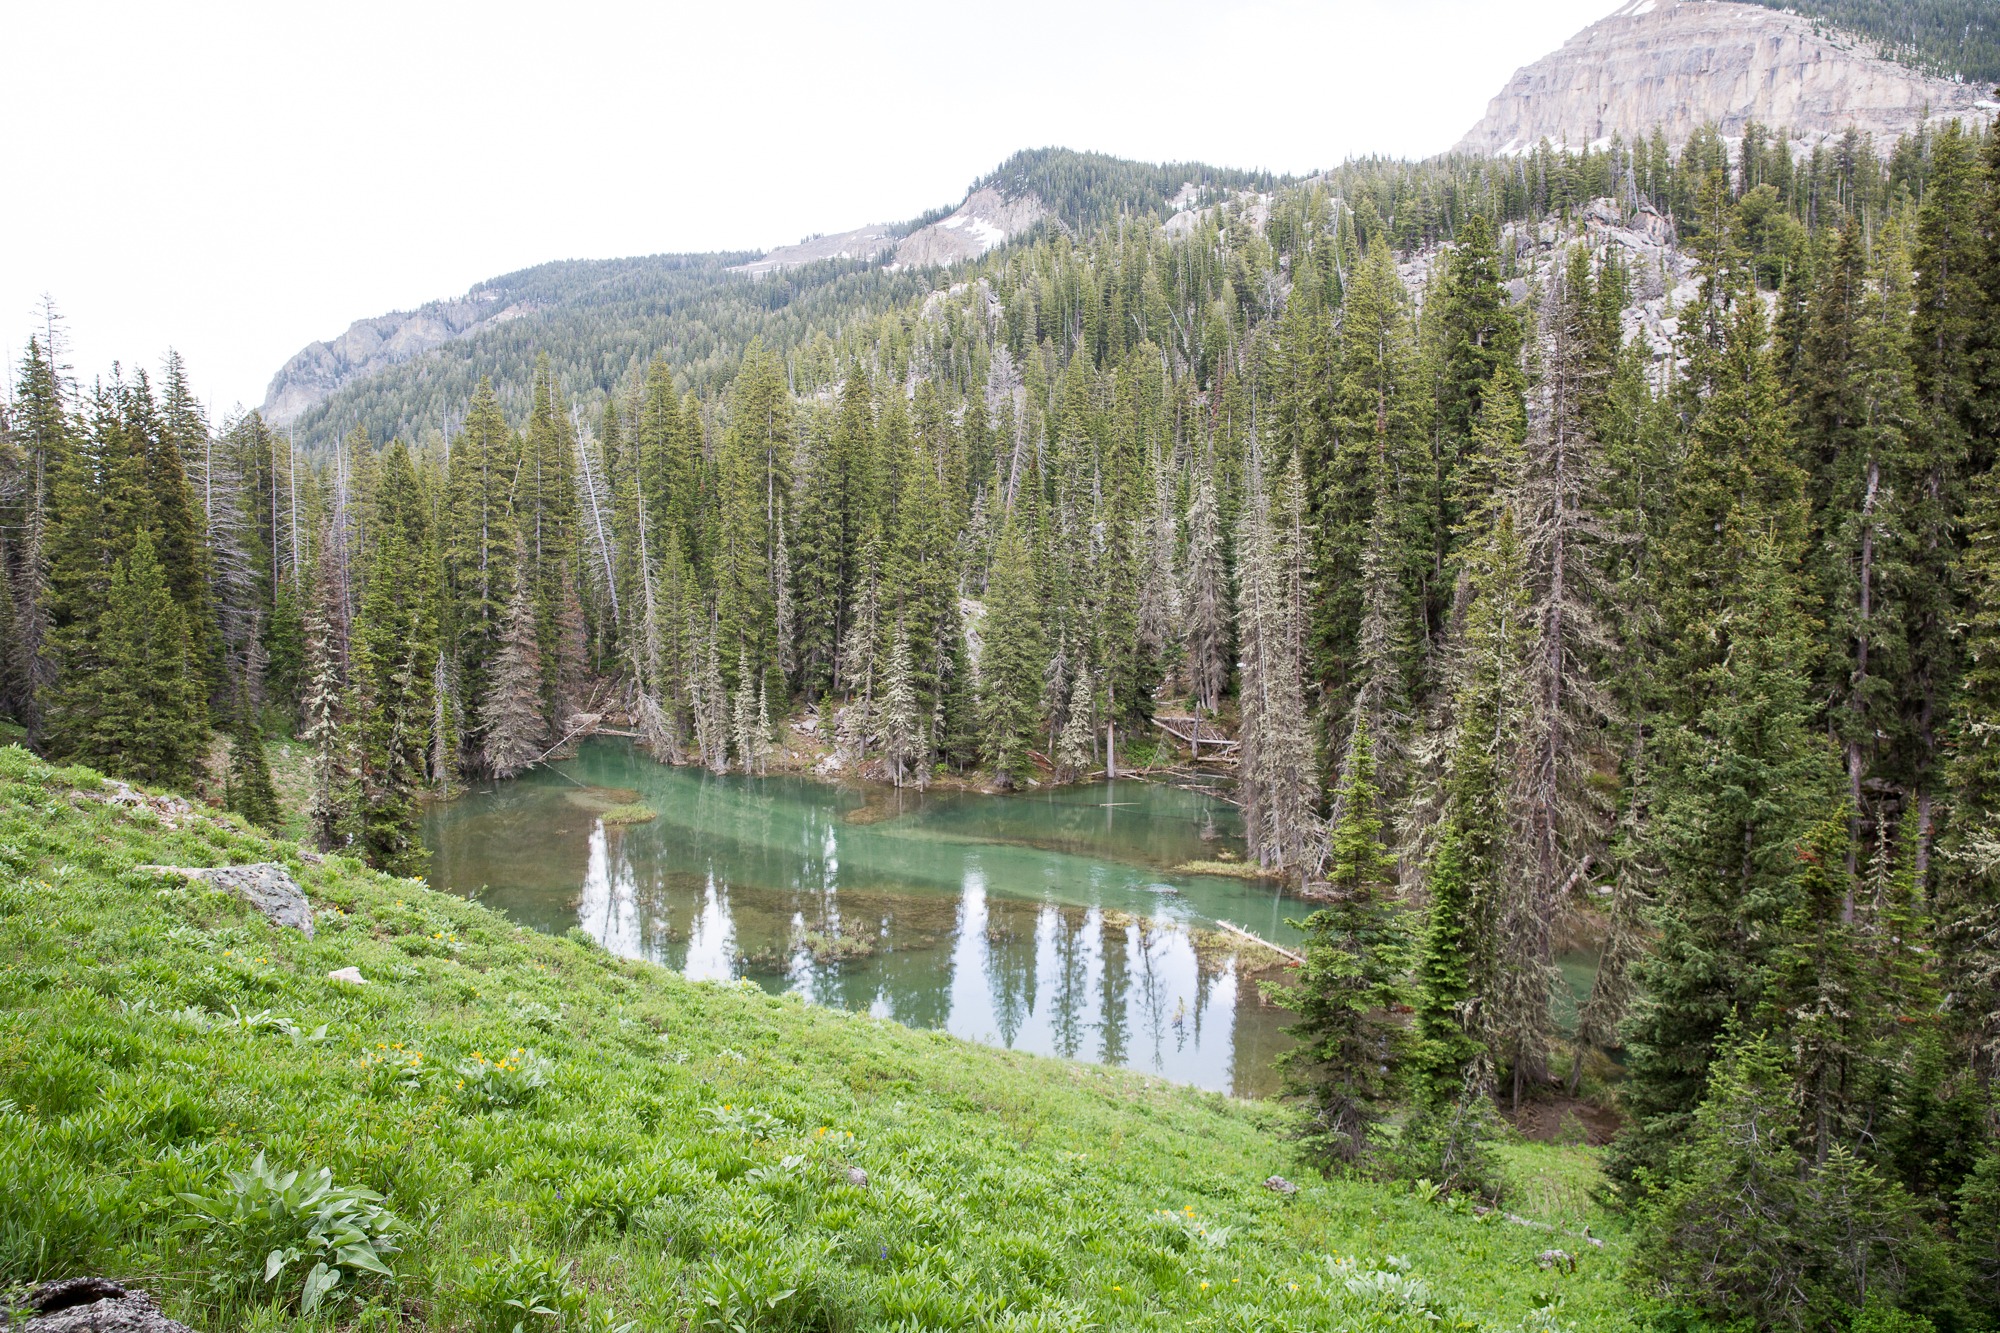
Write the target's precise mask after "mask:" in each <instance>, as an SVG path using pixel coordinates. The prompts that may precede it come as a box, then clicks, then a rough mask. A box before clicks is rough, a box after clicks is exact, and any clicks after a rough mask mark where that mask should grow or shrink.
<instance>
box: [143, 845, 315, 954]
mask: <svg viewBox="0 0 2000 1333" xmlns="http://www.w3.org/2000/svg"><path fill="white" fill-rule="evenodd" d="M138 868H139V869H140V870H150V871H152V872H154V873H155V874H160V875H180V876H183V877H184V878H187V879H193V880H200V881H201V882H203V883H205V884H213V885H214V886H215V887H216V888H218V889H227V890H228V891H229V892H231V893H233V894H235V895H236V896H237V897H239V898H241V899H242V900H243V901H244V902H246V903H249V904H250V905H251V906H252V907H254V908H256V909H257V910H258V911H260V912H262V913H263V914H264V915H265V917H266V918H268V919H269V920H270V922H271V924H272V925H274V926H289V927H291V928H292V929H293V930H296V931H298V932H299V933H300V934H302V935H304V936H305V937H306V938H307V939H311V938H312V937H313V913H312V904H311V903H309V902H307V901H306V895H305V890H303V889H301V888H300V887H299V882H298V881H297V880H295V879H293V878H292V876H291V872H290V871H288V870H286V869H285V868H284V867H283V866H281V865H279V864H278V863H277V862H275V861H260V862H258V863H257V864H255V865H247V866H212V867H211V866H140V867H138Z"/></svg>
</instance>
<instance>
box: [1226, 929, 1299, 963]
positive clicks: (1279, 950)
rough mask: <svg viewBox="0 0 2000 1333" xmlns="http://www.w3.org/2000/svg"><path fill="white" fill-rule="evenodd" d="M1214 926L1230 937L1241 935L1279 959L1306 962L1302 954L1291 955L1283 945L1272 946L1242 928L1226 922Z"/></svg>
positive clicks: (1267, 941) (1269, 942)
mask: <svg viewBox="0 0 2000 1333" xmlns="http://www.w3.org/2000/svg"><path fill="white" fill-rule="evenodd" d="M1215 924H1216V925H1218V926H1220V927H1222V928H1223V929H1224V930H1226V931H1228V932H1229V933H1230V934H1232V935H1241V936H1242V937H1243V938H1244V939H1246V940H1249V941H1250V942H1251V943H1252V944H1261V945H1263V946H1264V947H1265V948H1266V949H1269V950H1270V951H1271V952H1272V953H1274V954H1276V955H1278V956H1279V957H1280V958H1289V959H1291V961H1293V962H1294V963H1299V964H1304V962H1305V961H1306V959H1305V955H1304V954H1297V953H1293V952H1292V951H1291V950H1290V949H1287V948H1285V947H1284V946H1283V945H1279V944H1273V943H1271V941H1269V940H1267V939H1265V938H1264V937H1263V936H1262V935H1252V934H1251V933H1250V932H1249V931H1247V930H1245V929H1243V927H1241V926H1233V925H1231V924H1230V923H1229V922H1227V921H1217V922H1216V923H1215Z"/></svg>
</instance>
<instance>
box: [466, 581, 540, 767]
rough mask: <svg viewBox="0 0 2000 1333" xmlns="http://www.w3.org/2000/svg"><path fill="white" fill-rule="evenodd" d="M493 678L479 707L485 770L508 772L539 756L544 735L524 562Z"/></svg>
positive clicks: (530, 594)
mask: <svg viewBox="0 0 2000 1333" xmlns="http://www.w3.org/2000/svg"><path fill="white" fill-rule="evenodd" d="M491 679H492V683H491V684H490V685H489V686H488V687H487V694H486V698H485V700H484V702H483V703H482V705H481V707H480V718H481V721H482V724H483V726H484V728H485V733H484V735H483V736H482V738H481V747H482V750H483V756H484V760H485V767H486V771H487V772H489V773H491V774H493V776H494V777H497V778H510V777H513V776H514V775H515V774H516V773H520V772H522V771H523V770H525V769H526V768H527V767H528V766H529V765H530V764H532V763H534V762H535V760H536V759H538V758H540V757H541V753H542V749H543V744H544V742H545V741H546V739H547V732H546V730H545V728H546V723H545V721H544V719H543V715H542V705H541V649H540V645H539V643H538V642H537V639H536V635H535V602H534V592H533V589H532V588H531V587H530V585H529V582H528V576H527V571H526V567H525V563H524V565H523V569H522V573H521V576H520V581H519V586H518V587H517V588H516V589H515V590H514V596H513V599H512V600H511V602H510V603H509V605H508V608H507V621H506V625H505V628H504V630H503V631H502V636H501V639H500V651H499V653H498V654H497V655H496V656H495V658H494V661H493V670H492V677H491Z"/></svg>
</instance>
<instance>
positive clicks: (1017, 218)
mask: <svg viewBox="0 0 2000 1333" xmlns="http://www.w3.org/2000/svg"><path fill="white" fill-rule="evenodd" d="M1046 216H1048V209H1047V208H1046V207H1045V206H1044V205H1043V204H1042V201H1041V200H1040V199H1039V198H1037V197H1036V196H1034V195H1032V194H1023V195H1017V196H1016V197H1014V198H1012V199H1009V198H1007V197H1006V196H1005V195H1003V194H1001V193H1000V192H999V191H998V190H995V189H991V188H988V189H984V190H975V191H973V192H972V193H971V194H970V195H967V196H966V200H965V202H964V203H962V204H960V205H959V206H958V208H957V210H956V211H955V212H953V213H952V215H951V216H950V217H947V218H942V219H940V220H939V221H936V222H933V223H932V224H931V225H930V226H928V227H919V228H918V229H917V230H915V231H913V232H911V233H910V234H909V235H908V236H905V237H904V238H903V239H902V241H901V242H899V243H898V244H897V246H896V265H897V267H898V268H922V267H923V266H924V265H926V264H956V263H958V262H959V261H960V260H964V259H977V258H978V257H979V256H981V255H983V254H985V253H986V252H987V251H988V250H991V249H993V248H994V247H996V246H999V245H1003V244H1005V243H1006V242H1008V241H1010V240H1012V239H1013V238H1014V237H1016V236H1019V235H1020V234H1021V233H1022V232H1024V231H1026V230H1027V229H1028V228H1030V227H1032V226H1034V225H1035V224H1036V223H1037V222H1040V221H1041V220H1042V219H1043V218H1044V217H1046Z"/></svg>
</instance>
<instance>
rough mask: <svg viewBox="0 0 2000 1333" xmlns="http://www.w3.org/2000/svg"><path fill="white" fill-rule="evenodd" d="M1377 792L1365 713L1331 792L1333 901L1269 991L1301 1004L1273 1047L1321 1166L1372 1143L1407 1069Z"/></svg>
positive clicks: (1313, 919) (1316, 916) (1356, 1157)
mask: <svg viewBox="0 0 2000 1333" xmlns="http://www.w3.org/2000/svg"><path fill="white" fill-rule="evenodd" d="M1380 795H1381V794H1380V792H1379V791H1378V789H1377V788H1376V786H1375V760H1374V746H1373V743H1372V741H1371V740H1370V738H1369V735H1368V730H1367V725H1366V723H1365V722H1364V723H1362V724H1361V726H1360V728H1359V730H1358V732H1357V734H1356V736H1355V737H1354V739H1353V742H1352V744H1351V745H1350V747H1349V758H1348V766H1347V771H1346V773H1345V775H1344V776H1343V778H1342V780H1341V784H1340V789H1339V793H1338V806H1339V809H1340V811H1341V814H1340V818H1339V820H1338V822H1337V823H1335V825H1334V827H1333V830H1332V835H1331V849H1330V857H1331V859H1330V864H1329V868H1328V872H1327V884H1326V888H1325V892H1326V893H1327V894H1329V895H1330V896H1331V897H1332V899H1333V901H1332V902H1331V903H1330V904H1329V905H1328V906H1326V907H1322V908H1320V909H1319V910H1318V911H1316V912H1314V913H1313V914H1312V915H1311V916H1309V917H1307V918H1306V919H1305V921H1304V922H1302V923H1299V924H1301V925H1302V926H1303V928H1304V930H1305V942H1304V945H1303V946H1302V947H1303V949H1304V953H1305V963H1304V965H1303V966H1302V967H1300V969H1299V971H1298V974H1297V977H1296V979H1295V980H1294V981H1293V983H1292V984H1291V985H1289V986H1287V987H1284V988H1282V989H1276V988H1274V989H1273V991H1272V995H1273V998H1275V999H1277V1000H1278V1002H1279V1003H1281V1004H1283V1005H1285V1006H1286V1007H1287V1008H1289V1009H1291V1010H1292V1011H1293V1012H1294V1013H1296V1014H1297V1015H1298V1021H1296V1022H1294V1023H1293V1024H1292V1025H1291V1026H1290V1027H1288V1028H1287V1029H1286V1032H1287V1033H1288V1034H1289V1035H1290V1036H1291V1037H1292V1038H1293V1039H1294V1040H1295V1041H1296V1042H1297V1045H1295V1046H1293V1047H1292V1048H1291V1049H1289V1050H1287V1051H1286V1052H1284V1053H1283V1054H1282V1055H1280V1056H1279V1057H1278V1066H1279V1068H1280V1069H1281V1070H1282V1071H1283V1073H1284V1087H1285V1091H1286V1093H1287V1095H1289V1096H1292V1097H1296V1098H1298V1099H1300V1100H1302V1101H1303V1102H1304V1103H1305V1105H1306V1108H1307V1114H1308V1119H1307V1122H1306V1125H1305V1127H1304V1129H1303V1130H1302V1131H1301V1138H1302V1139H1303V1140H1304V1142H1305V1145H1306V1148H1307V1151H1308V1152H1309V1153H1310V1154H1312V1155H1313V1156H1314V1157H1315V1158H1316V1159H1318V1160H1319V1161H1321V1162H1322V1163H1324V1164H1326V1165H1328V1166H1334V1165H1338V1166H1343V1167H1355V1166H1359V1165H1362V1164H1364V1163H1365V1162H1366V1161H1367V1159H1368V1158H1369V1157H1370V1156H1371V1154H1373V1153H1374V1151H1375V1150H1376V1148H1377V1146H1378V1145H1377V1143H1376V1137H1377V1132H1378V1127H1379V1125H1380V1124H1381V1122H1382V1120H1383V1119H1384V1117H1385V1115H1386V1114H1387V1112H1388V1111H1389V1109H1390V1108H1391V1106H1392V1104H1393V1099H1394V1097H1395V1096H1396V1094H1397V1093H1398V1092H1399V1091H1400V1090H1401V1088H1402V1086H1403V1080H1404V1076H1405V1070H1404V1068H1403V1064H1404V1057H1405V1053H1406V1047H1407V1045H1408V1030H1407V1028H1406V1027H1405V1026H1404V1024H1403V1023H1402V1022H1401V1021H1400V1020H1399V1019H1397V1018H1396V1016H1395V1013H1394V1007H1395V1006H1396V1005H1398V1004H1400V1003H1401V1002H1402V1000H1403V998H1404V992H1403V989H1402V986H1401V984H1400V980H1401V964H1402V955H1403V951H1404V950H1403V940H1402V930H1401V925H1400V922H1399V921H1398V920H1397V911H1396V908H1395V906H1394V904H1393V902H1392V901H1391V897H1390V895H1391V894H1392V893H1393V891H1394V884H1395V875H1396V865H1395V861H1394V859H1393V858H1392V857H1391V856H1390V855H1389V849H1388V848H1387V846H1385V845H1384V843H1383V841H1382V817H1381V814H1380V812H1379V811H1378V809H1377V803H1378V801H1379V799H1380Z"/></svg>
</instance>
